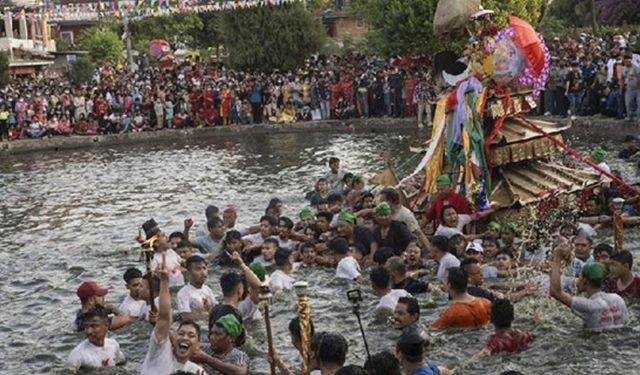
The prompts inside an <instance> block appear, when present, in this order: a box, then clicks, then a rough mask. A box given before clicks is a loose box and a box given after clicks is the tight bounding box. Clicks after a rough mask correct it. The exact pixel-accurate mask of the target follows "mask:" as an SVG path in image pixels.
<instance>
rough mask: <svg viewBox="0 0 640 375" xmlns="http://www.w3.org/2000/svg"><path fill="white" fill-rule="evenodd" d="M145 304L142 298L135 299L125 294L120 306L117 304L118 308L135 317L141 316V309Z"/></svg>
mask: <svg viewBox="0 0 640 375" xmlns="http://www.w3.org/2000/svg"><path fill="white" fill-rule="evenodd" d="M146 305H147V301H144V300H141V299H140V300H135V299H133V298H131V295H129V294H127V296H126V297H125V298H124V300H123V301H122V303H121V304H120V306H118V310H120V311H122V312H124V313H127V314H129V316H130V317H132V318H137V317H139V316H142V309H143V307H144V306H146Z"/></svg>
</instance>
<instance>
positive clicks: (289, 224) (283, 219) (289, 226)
mask: <svg viewBox="0 0 640 375" xmlns="http://www.w3.org/2000/svg"><path fill="white" fill-rule="evenodd" d="M280 222H284V226H285V227H287V229H293V221H291V219H289V218H288V217H286V216H282V217H280V218H279V219H278V225H280Z"/></svg>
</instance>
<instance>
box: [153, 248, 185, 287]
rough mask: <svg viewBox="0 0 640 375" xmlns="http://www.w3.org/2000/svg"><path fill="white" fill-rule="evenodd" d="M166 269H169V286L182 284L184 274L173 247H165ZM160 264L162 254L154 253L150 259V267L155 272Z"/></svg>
mask: <svg viewBox="0 0 640 375" xmlns="http://www.w3.org/2000/svg"><path fill="white" fill-rule="evenodd" d="M166 254H167V255H166V261H167V270H168V271H169V286H170V287H174V286H183V285H184V276H183V275H182V267H181V266H180V255H178V253H176V252H175V251H173V249H167V253H166ZM161 264H162V254H161V253H155V254H154V255H153V260H151V269H152V270H153V271H154V272H155V271H156V270H157V269H158V267H159V266H160V265H161Z"/></svg>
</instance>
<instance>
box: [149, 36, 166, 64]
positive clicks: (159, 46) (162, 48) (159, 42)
mask: <svg viewBox="0 0 640 375" xmlns="http://www.w3.org/2000/svg"><path fill="white" fill-rule="evenodd" d="M169 50H170V47H169V42H167V41H166V40H163V39H154V40H152V41H150V42H149V54H150V55H151V56H153V57H155V58H156V59H159V58H160V57H161V56H162V55H166V52H168V51H169Z"/></svg>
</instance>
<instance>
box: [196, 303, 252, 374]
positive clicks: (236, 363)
mask: <svg viewBox="0 0 640 375" xmlns="http://www.w3.org/2000/svg"><path fill="white" fill-rule="evenodd" d="M243 329H244V328H243V327H242V323H240V321H239V320H238V318H237V317H236V316H235V315H234V314H227V315H223V316H222V317H220V318H218V320H216V322H215V324H213V326H212V327H211V330H210V332H209V341H210V342H211V346H209V347H207V348H205V349H204V350H199V351H198V352H196V353H195V354H194V356H193V359H194V361H196V362H199V363H202V365H203V366H204V368H205V369H206V370H207V373H208V374H247V373H248V372H247V371H248V363H249V357H248V356H247V355H246V354H245V353H244V352H243V351H241V350H239V349H237V348H236V347H235V342H236V339H237V338H238V337H240V335H242V331H243Z"/></svg>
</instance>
